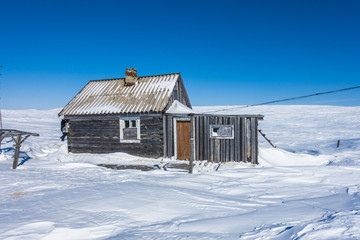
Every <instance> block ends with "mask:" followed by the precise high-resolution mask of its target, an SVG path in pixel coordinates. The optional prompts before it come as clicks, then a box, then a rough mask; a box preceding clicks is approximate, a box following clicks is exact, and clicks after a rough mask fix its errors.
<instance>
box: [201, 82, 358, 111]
mask: <svg viewBox="0 0 360 240" xmlns="http://www.w3.org/2000/svg"><path fill="white" fill-rule="evenodd" d="M358 88H360V86H354V87H349V88H342V89H337V90H332V91H327V92H319V93H313V94H308V95H303V96H298V97H291V98H284V99H279V100H273V101H269V102H263V103H258V104H251V105H246V106H237V107H233V108H223V109H218V110H213V111H207V112H206V113H212V112H221V111H224V110H232V109H237V108H248V107H255V106H261V105H268V104H273V103H279V102H287V101H294V100H298V99H303V98H309V97H315V96H320V95H325V94H332V93H338V92H344V91H350V90H354V89H358Z"/></svg>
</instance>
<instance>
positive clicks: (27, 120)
mask: <svg viewBox="0 0 360 240" xmlns="http://www.w3.org/2000/svg"><path fill="white" fill-rule="evenodd" d="M224 108H225V109H226V110H223V109H224ZM194 110H195V111H196V112H206V111H215V110H221V111H218V113H231V114H234V113H236V114H244V113H255V114H263V115H265V118H264V120H263V121H260V122H259V128H260V129H262V131H263V132H264V133H265V134H266V136H267V137H269V138H270V139H271V140H272V142H273V143H274V144H275V145H276V146H277V148H276V149H274V148H272V147H271V146H270V145H269V144H268V143H267V142H266V141H265V140H264V139H263V138H262V137H261V136H259V140H260V149H259V162H260V164H259V165H258V166H252V165H250V164H243V163H227V164H223V165H221V166H220V168H219V169H218V171H215V170H214V169H215V168H216V167H217V165H216V164H207V166H204V164H201V165H199V163H198V165H197V166H196V168H195V173H194V174H188V173H187V172H185V171H182V170H180V169H179V170H177V169H169V171H163V170H159V169H155V170H153V171H146V172H145V171H144V172H143V171H139V170H112V169H108V168H104V167H99V166H96V164H124V165H126V164H135V165H136V164H141V165H149V166H153V165H155V164H160V162H161V160H162V159H148V158H140V157H135V156H130V155H127V154H123V153H114V154H103V155H100V154H92V155H91V154H72V153H67V145H66V142H60V135H61V134H60V119H58V117H57V113H58V112H59V111H60V109H53V110H47V111H42V110H3V111H2V116H3V127H4V128H10V129H11V128H15V129H19V130H23V131H31V132H37V133H39V134H40V137H30V138H29V139H28V140H26V141H25V142H24V144H23V146H22V148H21V154H20V162H21V165H20V166H19V167H18V168H17V169H16V170H12V169H11V167H12V157H13V154H14V151H13V142H12V140H11V139H8V138H7V139H5V140H3V142H2V145H1V148H2V153H1V155H0V182H1V185H0V239H9V240H10V239H59V240H64V239H360V194H359V193H360V107H336V106H262V107H252V108H241V107H237V108H234V106H228V107H195V108H194ZM337 140H341V144H340V148H336V145H337ZM166 161H169V160H167V159H164V160H163V163H164V162H166Z"/></svg>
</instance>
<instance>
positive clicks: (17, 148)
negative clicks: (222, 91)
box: [13, 134, 21, 169]
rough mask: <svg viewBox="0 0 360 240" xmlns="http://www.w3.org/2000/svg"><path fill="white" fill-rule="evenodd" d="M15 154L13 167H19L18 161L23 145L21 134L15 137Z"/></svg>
mask: <svg viewBox="0 0 360 240" xmlns="http://www.w3.org/2000/svg"><path fill="white" fill-rule="evenodd" d="M14 147H15V155H14V162H13V169H16V168H17V165H18V162H19V153H20V147H21V134H18V135H17V137H16V139H15V145H14Z"/></svg>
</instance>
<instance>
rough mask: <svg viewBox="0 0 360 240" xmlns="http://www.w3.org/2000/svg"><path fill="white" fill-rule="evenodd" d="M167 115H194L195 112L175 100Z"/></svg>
mask: <svg viewBox="0 0 360 240" xmlns="http://www.w3.org/2000/svg"><path fill="white" fill-rule="evenodd" d="M166 113H170V114H189V113H194V111H193V110H192V109H191V108H189V107H188V106H186V105H184V104H182V103H181V102H179V101H177V100H175V101H174V102H173V103H172V105H171V106H170V107H169V109H168V110H167V111H166Z"/></svg>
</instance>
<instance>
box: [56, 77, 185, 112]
mask: <svg viewBox="0 0 360 240" xmlns="http://www.w3.org/2000/svg"><path fill="white" fill-rule="evenodd" d="M179 76H180V73H172V74H163V75H155V76H145V77H138V79H137V81H136V83H135V84H134V85H132V86H125V78H115V79H105V80H93V81H90V82H89V83H88V84H87V85H86V86H85V87H84V88H83V89H82V90H81V91H80V92H79V93H78V94H77V95H76V96H75V97H74V98H73V99H72V100H71V101H70V102H69V103H68V104H67V105H66V106H65V107H64V108H63V109H62V111H61V112H60V113H59V116H61V115H89V114H112V113H140V112H142V113H144V112H153V111H155V112H159V111H163V110H164V109H165V107H166V105H167V104H168V102H169V98H170V96H171V94H172V92H173V89H174V87H175V83H176V81H177V80H178V78H179Z"/></svg>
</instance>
